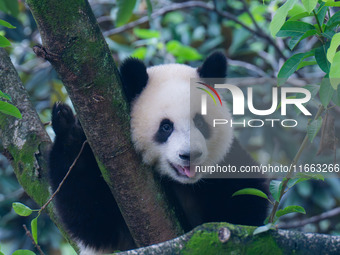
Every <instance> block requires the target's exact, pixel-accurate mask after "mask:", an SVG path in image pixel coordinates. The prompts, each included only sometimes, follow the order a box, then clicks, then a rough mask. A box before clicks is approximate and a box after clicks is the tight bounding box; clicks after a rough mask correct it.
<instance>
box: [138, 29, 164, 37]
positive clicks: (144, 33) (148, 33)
mask: <svg viewBox="0 0 340 255" xmlns="http://www.w3.org/2000/svg"><path fill="white" fill-rule="evenodd" d="M133 33H134V34H135V35H136V36H137V37H139V38H141V39H150V38H159V37H160V33H159V31H157V30H151V29H141V28H134V29H133Z"/></svg>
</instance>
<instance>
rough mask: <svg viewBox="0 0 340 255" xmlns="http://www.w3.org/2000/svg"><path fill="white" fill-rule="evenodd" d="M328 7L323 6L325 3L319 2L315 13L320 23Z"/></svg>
mask: <svg viewBox="0 0 340 255" xmlns="http://www.w3.org/2000/svg"><path fill="white" fill-rule="evenodd" d="M328 8H329V7H328V6H325V3H321V4H320V5H319V9H318V11H317V13H316V16H317V18H318V21H319V22H320V24H321V25H322V24H323V23H324V20H325V17H326V13H327V10H328Z"/></svg>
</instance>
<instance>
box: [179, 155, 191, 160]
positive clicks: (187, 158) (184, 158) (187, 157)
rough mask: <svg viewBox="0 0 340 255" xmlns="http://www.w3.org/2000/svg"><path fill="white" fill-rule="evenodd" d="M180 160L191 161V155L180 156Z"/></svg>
mask: <svg viewBox="0 0 340 255" xmlns="http://www.w3.org/2000/svg"><path fill="white" fill-rule="evenodd" d="M179 158H180V159H182V160H187V161H189V160H190V153H186V154H179Z"/></svg>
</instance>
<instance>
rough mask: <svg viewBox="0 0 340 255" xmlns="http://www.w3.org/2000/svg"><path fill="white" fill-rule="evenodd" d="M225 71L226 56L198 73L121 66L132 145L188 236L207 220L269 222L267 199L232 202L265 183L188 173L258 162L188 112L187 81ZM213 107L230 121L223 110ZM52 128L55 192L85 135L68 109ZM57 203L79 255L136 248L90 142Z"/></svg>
mask: <svg viewBox="0 0 340 255" xmlns="http://www.w3.org/2000/svg"><path fill="white" fill-rule="evenodd" d="M226 69H227V62H226V58H225V56H224V55H223V54H222V53H219V52H216V53H213V54H212V55H210V56H209V57H208V58H207V59H206V60H205V61H204V63H203V64H202V65H201V66H200V67H199V68H193V67H190V66H187V65H183V64H165V65H158V66H153V67H149V68H146V66H145V65H144V63H143V62H141V61H140V60H137V59H134V58H128V59H127V60H125V61H124V62H123V64H122V65H121V67H120V76H121V81H122V86H123V92H124V94H125V97H126V99H127V102H128V103H129V105H130V109H131V135H132V137H131V139H132V141H133V144H134V146H135V149H136V150H137V151H138V152H139V153H140V154H141V155H142V158H143V161H144V162H145V163H146V164H149V165H151V166H153V169H154V172H155V176H156V178H159V180H160V183H161V184H162V186H163V187H164V190H165V192H166V195H167V197H168V198H169V201H170V202H171V203H173V205H174V208H175V211H176V213H177V214H178V216H179V218H180V221H181V223H182V226H183V228H184V230H185V231H189V230H191V229H192V228H194V227H195V226H198V225H200V224H202V223H205V222H221V221H226V222H230V223H234V224H244V225H261V224H263V220H264V219H265V217H266V210H267V208H266V207H267V203H266V200H264V199H262V198H258V197H253V196H239V197H234V198H232V197H231V195H232V194H233V193H234V192H235V191H237V190H239V189H242V188H248V187H253V188H258V189H261V190H263V191H266V190H267V186H266V184H265V181H264V180H263V179H205V178H204V175H203V174H202V173H195V172H194V171H193V170H192V168H190V162H196V163H197V164H204V163H205V162H209V163H220V164H224V163H227V164H232V165H236V166H240V165H253V164H256V162H254V161H253V159H252V158H251V157H250V156H249V154H248V153H247V152H246V151H244V150H243V148H242V147H241V146H240V145H239V143H238V142H237V140H236V139H234V137H233V136H234V135H233V131H232V129H230V128H225V127H224V128H221V129H214V130H213V129H212V127H211V121H210V120H208V119H207V118H208V117H205V116H202V115H200V114H198V113H197V112H195V111H190V110H189V107H190V106H189V105H188V102H189V101H190V99H189V92H190V90H189V88H190V78H202V79H204V78H223V77H225V76H226ZM211 109H219V110H218V111H221V113H217V114H224V115H226V116H229V117H230V113H229V111H228V109H227V108H226V107H223V108H217V107H215V108H213V107H211ZM216 111H217V110H216ZM52 127H53V130H54V132H55V134H56V137H55V141H54V144H53V147H52V149H51V152H50V160H49V180H50V184H51V188H52V191H54V190H56V189H57V187H58V185H59V183H60V182H61V181H62V179H63V177H64V176H65V174H66V172H67V171H68V169H69V167H70V166H71V164H72V163H73V161H74V159H75V158H76V156H77V154H78V153H79V151H80V148H81V146H82V144H83V142H84V141H85V140H86V137H85V134H84V132H83V130H82V128H81V125H80V123H79V121H78V120H77V119H76V117H75V116H74V115H73V112H72V110H71V108H70V107H69V106H67V105H66V104H62V103H56V104H55V105H54V107H53V110H52ZM216 130H217V131H216ZM190 137H191V140H190ZM190 141H192V143H193V144H190ZM54 203H55V208H56V213H57V215H58V217H60V219H61V221H62V223H63V224H64V226H65V229H66V230H67V231H68V232H69V233H70V235H71V236H72V237H73V238H74V239H75V240H76V242H77V244H78V246H79V248H80V254H82V255H88V254H102V253H108V252H112V251H114V250H117V249H119V250H126V249H131V248H135V247H136V245H135V243H134V241H133V239H132V237H131V235H130V233H129V230H128V227H127V225H126V224H125V222H124V219H123V217H122V215H121V213H120V211H119V208H118V206H117V204H116V202H115V199H114V198H113V196H112V194H111V192H110V189H109V188H108V186H107V184H106V183H105V182H104V180H103V178H102V176H101V173H100V170H99V168H98V166H97V163H96V161H95V157H94V155H93V153H92V150H91V148H90V147H89V145H88V144H86V145H85V148H84V150H83V152H82V154H81V156H80V158H79V159H78V161H77V163H76V165H75V166H74V168H73V169H72V172H71V174H70V175H69V177H68V178H67V179H66V181H65V183H64V184H63V186H62V187H61V189H60V191H59V193H57V195H56V197H55V199H54Z"/></svg>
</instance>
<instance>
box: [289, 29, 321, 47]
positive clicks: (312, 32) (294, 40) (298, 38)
mask: <svg viewBox="0 0 340 255" xmlns="http://www.w3.org/2000/svg"><path fill="white" fill-rule="evenodd" d="M317 33H318V32H317V31H316V30H315V29H312V30H308V31H306V33H304V34H303V35H301V36H294V37H292V39H291V40H290V41H289V43H288V47H289V49H291V50H293V49H294V48H295V46H296V45H298V43H299V42H301V41H302V40H304V39H306V38H308V37H310V36H313V35H315V34H317Z"/></svg>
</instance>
